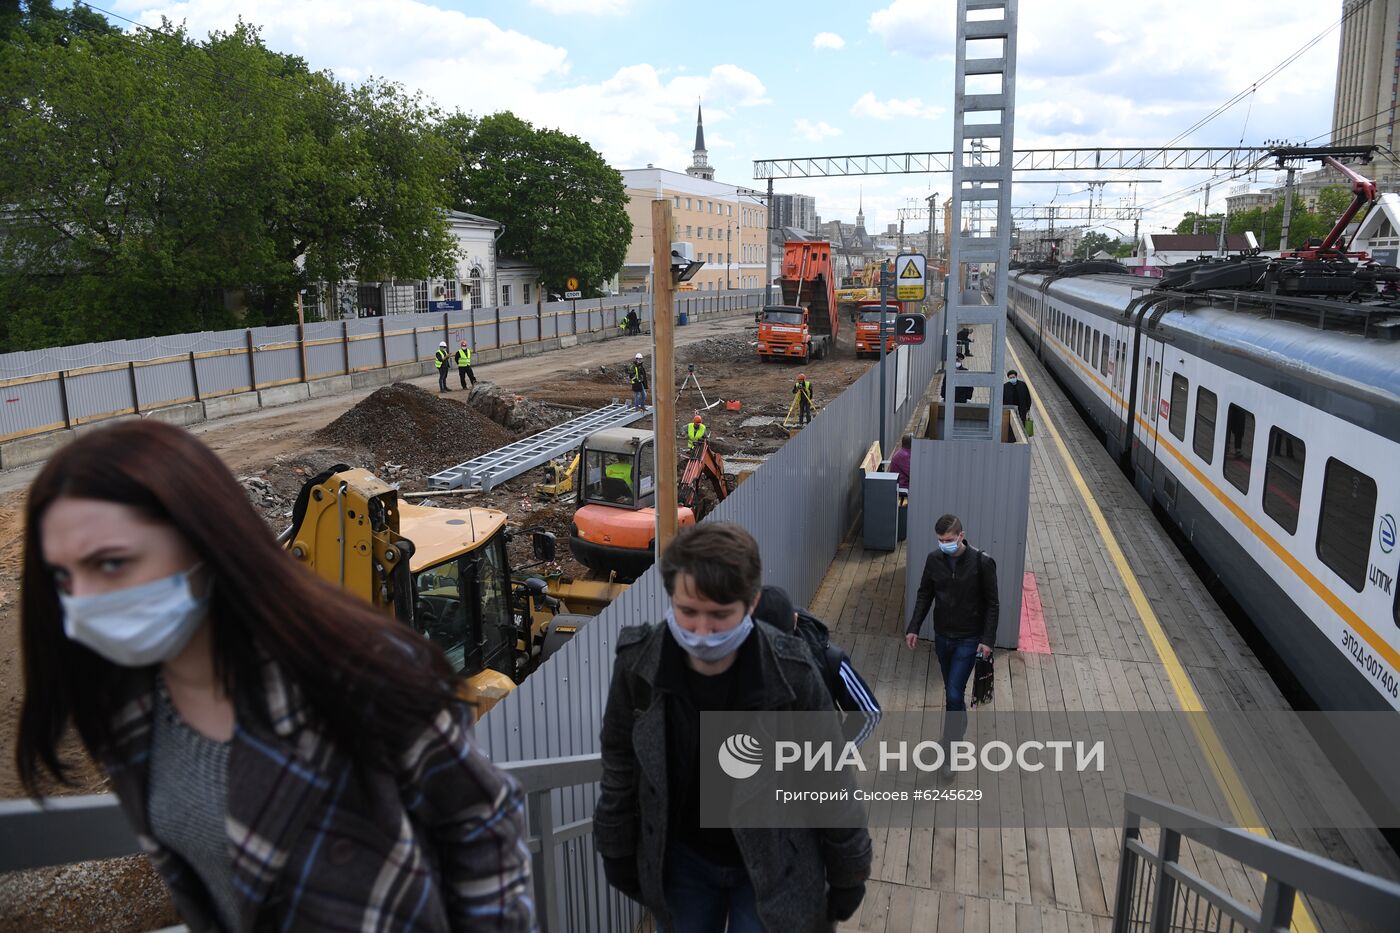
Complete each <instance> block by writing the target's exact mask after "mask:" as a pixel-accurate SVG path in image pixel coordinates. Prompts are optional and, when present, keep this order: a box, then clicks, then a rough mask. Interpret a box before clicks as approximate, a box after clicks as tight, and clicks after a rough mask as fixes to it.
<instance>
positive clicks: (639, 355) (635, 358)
mask: <svg viewBox="0 0 1400 933" xmlns="http://www.w3.org/2000/svg"><path fill="white" fill-rule="evenodd" d="M641 358H642V355H641V354H640V353H638V354H637V355H636V356H634V357H632V359H634V360H640V359H641Z"/></svg>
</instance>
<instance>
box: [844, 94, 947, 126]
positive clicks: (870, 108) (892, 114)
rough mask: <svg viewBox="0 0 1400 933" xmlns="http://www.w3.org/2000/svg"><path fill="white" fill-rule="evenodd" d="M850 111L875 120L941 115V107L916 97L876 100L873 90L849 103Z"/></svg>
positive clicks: (931, 118)
mask: <svg viewBox="0 0 1400 933" xmlns="http://www.w3.org/2000/svg"><path fill="white" fill-rule="evenodd" d="M851 113H853V114H854V115H856V116H858V117H872V118H874V119H876V120H898V119H903V118H905V117H912V118H914V119H916V120H936V119H937V118H938V117H940V116H942V115H943V108H942V107H935V106H933V105H932V104H926V103H924V102H923V101H922V100H921V99H919V98H917V97H906V98H904V99H900V98H898V97H891V98H890V99H889V100H877V99H876V97H875V94H874V92H873V91H866V92H865V93H864V94H862V95H861V97H860V99H859V100H857V101H856V102H855V103H854V104H852V105H851Z"/></svg>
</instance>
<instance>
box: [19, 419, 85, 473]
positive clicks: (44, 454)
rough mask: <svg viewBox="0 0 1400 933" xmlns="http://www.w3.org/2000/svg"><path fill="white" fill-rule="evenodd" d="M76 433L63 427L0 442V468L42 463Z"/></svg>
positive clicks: (75, 435)
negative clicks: (34, 435)
mask: <svg viewBox="0 0 1400 933" xmlns="http://www.w3.org/2000/svg"><path fill="white" fill-rule="evenodd" d="M77 436H78V435H77V434H75V433H74V432H73V431H70V430H68V429H67V428H64V429H63V430H61V431H51V432H49V433H48V434H40V435H38V436H36V437H21V438H20V439H19V440H14V441H9V442H7V443H4V444H0V470H13V469H14V468H16V467H22V466H29V465H30V464H31V463H42V462H43V461H45V460H47V459H49V458H50V457H52V456H53V455H54V454H56V453H58V452H59V451H60V450H62V449H63V448H64V447H65V446H66V445H67V444H68V442H69V441H71V440H73V439H74V438H75V437H77Z"/></svg>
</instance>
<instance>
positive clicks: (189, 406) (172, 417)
mask: <svg viewBox="0 0 1400 933" xmlns="http://www.w3.org/2000/svg"><path fill="white" fill-rule="evenodd" d="M142 417H143V418H153V419H155V420H156V421H164V422H165V423H167V424H177V425H179V426H180V427H182V428H184V427H189V426H190V425H192V424H198V423H199V422H201V421H203V420H204V406H203V405H202V404H200V403H199V402H186V403H185V404H183V405H171V406H170V407H168V408H157V409H154V410H153V411H148V412H145V413H143V414H142Z"/></svg>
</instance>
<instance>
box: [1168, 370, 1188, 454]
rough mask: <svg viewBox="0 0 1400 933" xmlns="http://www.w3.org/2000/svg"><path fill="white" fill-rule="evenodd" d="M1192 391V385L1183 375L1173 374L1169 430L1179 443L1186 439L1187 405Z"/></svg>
mask: <svg viewBox="0 0 1400 933" xmlns="http://www.w3.org/2000/svg"><path fill="white" fill-rule="evenodd" d="M1190 391H1191V383H1189V382H1187V381H1186V377H1185V376H1183V375H1182V374H1181V373H1172V408H1171V417H1170V418H1168V419H1167V428H1168V429H1170V430H1171V432H1172V434H1173V435H1175V436H1176V439H1177V440H1179V441H1183V440H1185V439H1186V405H1187V402H1188V394H1189V393H1190Z"/></svg>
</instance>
